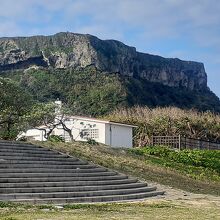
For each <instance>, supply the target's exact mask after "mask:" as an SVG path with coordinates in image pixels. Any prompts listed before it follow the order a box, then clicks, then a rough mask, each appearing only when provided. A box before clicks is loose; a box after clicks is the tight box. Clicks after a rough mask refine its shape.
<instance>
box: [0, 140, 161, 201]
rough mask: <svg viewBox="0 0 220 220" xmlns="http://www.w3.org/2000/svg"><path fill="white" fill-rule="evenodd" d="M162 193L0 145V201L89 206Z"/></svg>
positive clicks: (18, 146) (92, 168)
mask: <svg viewBox="0 0 220 220" xmlns="http://www.w3.org/2000/svg"><path fill="white" fill-rule="evenodd" d="M162 194H164V192H163V191H157V190H156V187H154V186H148V185H147V184H146V183H142V182H139V181H137V179H134V178H129V177H128V176H126V175H123V174H119V173H117V172H115V171H111V170H108V169H106V168H104V167H100V166H97V165H94V164H91V163H89V162H87V161H83V160H80V159H78V158H75V157H70V156H68V155H64V154H61V153H58V152H56V151H52V150H49V149H46V148H43V147H40V146H35V145H31V144H25V143H14V142H3V141H1V142H0V201H12V202H30V203H57V204H64V203H91V202H111V201H123V200H137V199H144V198H147V197H152V196H158V195H162Z"/></svg>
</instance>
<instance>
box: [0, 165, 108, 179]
mask: <svg viewBox="0 0 220 220" xmlns="http://www.w3.org/2000/svg"><path fill="white" fill-rule="evenodd" d="M106 171H107V169H106V168H101V167H92V168H89V169H80V168H78V167H77V168H75V169H62V168H57V169H47V168H29V169H28V168H23V169H20V168H14V169H0V177H2V174H4V175H5V173H6V172H7V174H12V173H13V174H16V176H17V175H19V174H21V173H22V174H23V173H28V174H29V173H31V174H33V175H34V174H35V173H50V174H55V173H62V174H65V173H96V172H106Z"/></svg>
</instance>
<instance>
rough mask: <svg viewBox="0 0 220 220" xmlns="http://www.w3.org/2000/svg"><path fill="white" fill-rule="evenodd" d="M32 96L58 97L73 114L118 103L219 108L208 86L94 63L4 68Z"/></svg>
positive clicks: (91, 112) (99, 112)
mask: <svg viewBox="0 0 220 220" xmlns="http://www.w3.org/2000/svg"><path fill="white" fill-rule="evenodd" d="M2 76H3V77H9V78H11V79H13V80H14V81H17V82H18V84H19V85H20V86H21V87H22V88H23V89H24V90H26V91H27V92H29V93H31V94H32V95H33V98H34V99H35V100H38V101H40V102H48V101H53V100H56V99H57V98H59V99H61V100H62V101H63V102H64V103H66V104H67V105H68V106H69V107H70V109H71V110H72V111H73V112H75V113H76V114H84V115H93V116H97V115H103V114H107V113H109V112H111V111H112V110H114V109H115V108H117V107H122V106H134V105H147V106H149V107H156V106H177V107H180V108H186V109H187V108H188V109H189V108H196V109H198V110H202V111H205V110H211V111H216V112H220V104H219V103H220V101H219V99H218V98H217V97H216V96H215V95H214V94H213V93H212V92H211V91H210V90H209V89H208V88H207V89H204V90H203V91H200V90H198V91H194V92H191V91H190V90H187V89H185V88H175V87H169V86H165V85H162V84H160V83H152V82H149V81H148V80H146V79H142V78H134V77H128V76H121V75H120V74H106V73H103V72H101V71H99V70H97V69H96V68H95V67H94V66H90V67H86V68H80V69H79V68H78V69H72V68H68V69H62V70H61V69H38V70H34V69H30V70H25V71H23V70H19V71H12V72H5V73H4V74H2Z"/></svg>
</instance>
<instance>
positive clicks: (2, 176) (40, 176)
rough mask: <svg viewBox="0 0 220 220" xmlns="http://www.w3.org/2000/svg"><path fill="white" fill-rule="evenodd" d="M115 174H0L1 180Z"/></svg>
mask: <svg viewBox="0 0 220 220" xmlns="http://www.w3.org/2000/svg"><path fill="white" fill-rule="evenodd" d="M116 174H117V173H116V172H111V171H108V172H106V171H103V172H102V171H97V172H90V173H74V172H72V173H51V172H49V173H4V174H2V173H0V181H1V179H2V178H44V177H90V176H114V175H116Z"/></svg>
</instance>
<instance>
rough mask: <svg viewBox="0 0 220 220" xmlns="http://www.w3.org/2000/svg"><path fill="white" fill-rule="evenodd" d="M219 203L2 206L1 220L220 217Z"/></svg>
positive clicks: (129, 219)
mask: <svg viewBox="0 0 220 220" xmlns="http://www.w3.org/2000/svg"><path fill="white" fill-rule="evenodd" d="M219 208H220V207H219V204H216V203H205V204H202V203H200V202H197V203H186V202H184V201H175V203H174V202H163V201H154V202H152V201H146V202H138V203H125V204H96V205H80V206H79V205H69V206H66V207H64V208H63V209H57V208H56V207H54V206H48V207H47V206H27V207H26V206H22V205H21V206H19V205H18V206H17V207H14V208H13V207H12V208H10V207H5V208H0V219H1V220H24V219H25V220H46V219H48V220H49V219H50V220H65V219H66V220H88V219H89V220H109V219H118V220H124V219H126V220H143V219H152V220H154V219H157V220H163V219H164V220H165V219H169V220H176V219H184V220H185V219H188V220H190V219H191V220H200V219H207V220H209V219H210V220H217V219H220V211H219Z"/></svg>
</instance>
